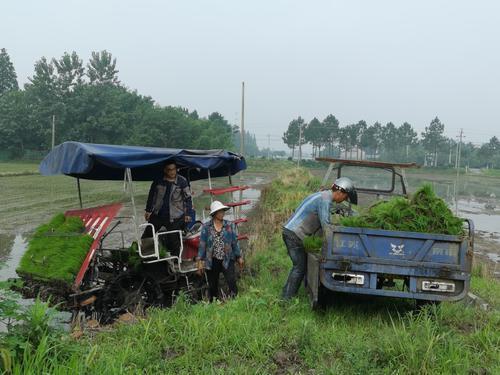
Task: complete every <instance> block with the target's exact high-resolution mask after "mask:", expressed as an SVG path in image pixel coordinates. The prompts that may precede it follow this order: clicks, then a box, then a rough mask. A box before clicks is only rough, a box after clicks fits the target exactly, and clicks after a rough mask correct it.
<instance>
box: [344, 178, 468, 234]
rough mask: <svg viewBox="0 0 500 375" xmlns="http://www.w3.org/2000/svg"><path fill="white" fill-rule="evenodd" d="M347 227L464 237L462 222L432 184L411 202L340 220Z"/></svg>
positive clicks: (384, 205) (399, 199)
mask: <svg viewBox="0 0 500 375" xmlns="http://www.w3.org/2000/svg"><path fill="white" fill-rule="evenodd" d="M340 224H341V225H343V226H347V227H360V228H376V229H385V230H399V231H408V232H424V233H439V234H451V235H463V220H462V219H460V218H458V217H456V216H455V215H453V213H452V212H451V210H450V209H449V208H448V206H447V205H446V203H445V201H444V200H442V199H441V198H439V197H438V196H436V194H435V193H434V190H433V189H432V186H431V185H429V184H425V185H423V186H422V187H421V188H419V189H418V190H417V191H416V192H415V194H413V196H412V197H411V198H410V199H406V198H403V197H395V198H392V199H390V200H388V201H379V202H377V203H375V204H373V205H372V206H371V207H370V208H369V209H368V210H367V211H366V212H364V213H363V214H361V215H360V216H354V217H345V218H341V220H340Z"/></svg>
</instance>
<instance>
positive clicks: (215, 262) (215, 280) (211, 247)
mask: <svg viewBox="0 0 500 375" xmlns="http://www.w3.org/2000/svg"><path fill="white" fill-rule="evenodd" d="M227 210H229V207H227V206H224V205H223V204H222V203H221V202H219V201H213V202H212V204H211V205H210V216H212V219H211V220H209V221H208V222H206V223H205V224H203V227H202V229H201V234H200V246H199V248H198V258H197V261H198V262H197V266H198V274H200V275H201V274H202V273H203V269H204V268H206V269H207V277H208V284H209V288H210V300H213V299H214V298H218V297H219V275H220V273H221V272H222V274H223V275H224V279H225V280H226V282H227V285H228V287H229V295H230V296H231V297H233V296H235V295H236V294H238V287H237V286H236V274H235V270H234V263H235V262H238V264H239V266H240V269H243V264H244V263H243V258H242V256H241V251H240V245H239V244H238V235H237V232H236V226H235V225H234V223H232V222H230V221H228V220H224V213H225V212H226V211H227Z"/></svg>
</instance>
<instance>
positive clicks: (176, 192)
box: [142, 162, 193, 255]
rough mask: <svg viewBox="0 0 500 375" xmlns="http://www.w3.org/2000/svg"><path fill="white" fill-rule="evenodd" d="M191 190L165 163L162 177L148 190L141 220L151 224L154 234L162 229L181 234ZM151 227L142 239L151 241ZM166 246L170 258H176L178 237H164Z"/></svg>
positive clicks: (190, 204)
mask: <svg viewBox="0 0 500 375" xmlns="http://www.w3.org/2000/svg"><path fill="white" fill-rule="evenodd" d="M192 204H193V203H192V199H191V189H190V187H189V184H188V182H187V180H186V179H185V178H184V177H182V176H181V175H179V174H177V165H176V164H175V163H174V162H167V163H166V164H165V166H164V167H163V177H162V178H161V179H158V180H155V181H153V183H152V184H151V188H150V189H149V195H148V200H147V203H146V210H145V211H146V212H145V213H144V218H145V219H146V220H147V222H148V223H150V224H152V225H153V226H154V228H155V232H158V231H159V230H160V229H161V228H162V227H165V230H166V231H171V230H182V229H183V228H184V226H185V223H186V222H189V221H190V220H191V218H190V217H189V215H188V212H191V208H192ZM152 236H153V233H152V230H151V227H150V226H148V227H146V230H145V231H144V233H143V234H142V238H148V237H152ZM165 245H166V247H167V249H168V250H169V251H170V253H171V254H172V255H179V249H180V237H179V235H178V234H177V233H172V234H168V235H166V241H165Z"/></svg>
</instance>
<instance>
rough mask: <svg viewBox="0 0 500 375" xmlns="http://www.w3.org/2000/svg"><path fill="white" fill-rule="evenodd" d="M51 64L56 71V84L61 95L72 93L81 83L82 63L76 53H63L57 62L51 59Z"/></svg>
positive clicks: (82, 74)
mask: <svg viewBox="0 0 500 375" xmlns="http://www.w3.org/2000/svg"><path fill="white" fill-rule="evenodd" d="M52 63H53V65H54V67H55V69H56V71H57V78H56V80H57V84H58V85H59V88H60V90H61V91H62V92H63V93H67V92H69V91H72V90H73V89H74V88H75V86H78V85H81V84H82V83H83V76H84V68H83V61H82V60H81V59H80V58H79V57H78V55H77V54H76V52H74V51H73V53H72V54H71V55H70V54H69V53H67V52H65V53H64V55H63V56H62V57H61V58H60V59H59V60H57V59H52Z"/></svg>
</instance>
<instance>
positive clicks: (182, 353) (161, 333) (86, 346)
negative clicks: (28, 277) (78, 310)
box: [0, 169, 500, 374]
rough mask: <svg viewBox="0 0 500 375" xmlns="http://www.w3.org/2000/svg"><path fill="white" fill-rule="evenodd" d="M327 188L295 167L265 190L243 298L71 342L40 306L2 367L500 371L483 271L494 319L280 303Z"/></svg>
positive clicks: (401, 308) (480, 280) (494, 301)
mask: <svg viewBox="0 0 500 375" xmlns="http://www.w3.org/2000/svg"><path fill="white" fill-rule="evenodd" d="M317 186H318V181H317V180H316V179H311V177H310V175H309V174H308V172H307V171H306V170H297V169H291V170H287V171H284V172H281V173H280V178H278V179H276V180H274V181H273V183H272V184H271V185H270V186H268V187H267V188H266V189H265V190H264V191H263V193H262V196H261V202H260V204H259V206H258V207H257V209H256V210H255V212H254V217H253V218H252V220H251V223H252V227H251V230H250V231H251V232H252V233H254V234H256V235H255V236H254V237H253V238H252V240H251V241H250V243H249V246H248V250H247V252H246V258H247V269H246V271H245V272H244V274H243V277H242V279H241V280H240V282H239V283H240V290H241V292H240V295H239V296H238V297H237V298H236V299H234V300H229V301H225V302H218V303H212V304H209V303H204V302H202V303H198V304H191V303H189V301H188V300H187V299H186V298H184V297H181V298H179V299H178V301H177V303H176V304H175V305H174V306H173V307H172V308H171V309H164V310H161V309H151V310H149V311H148V314H147V316H146V317H136V321H135V323H132V324H130V323H115V325H114V326H113V327H105V328H103V329H102V330H97V332H96V330H92V329H87V330H84V333H83V335H81V334H78V335H76V334H75V333H73V335H72V336H69V335H67V334H63V333H61V332H60V331H57V330H56V329H54V328H52V327H51V326H50V325H48V324H46V322H45V320H43V319H41V318H40V316H41V315H40V309H41V307H40V306H42V305H41V303H37V304H36V307H34V310H30V312H28V314H33V316H34V317H38V318H37V319H31V318H27V319H25V323H24V324H23V325H22V327H24V328H22V329H21V328H19V330H20V331H12V333H9V335H10V337H9V338H8V340H4V339H2V343H3V344H2V348H1V349H0V353H1V356H0V358H2V359H1V361H2V362H1V363H2V366H3V369H4V370H7V371H11V372H12V373H15V374H21V373H51V374H58V373H68V372H69V373H92V374H98V373H107V374H113V373H116V374H118V373H151V374H153V373H159V372H164V373H220V374H222V373H224V374H227V373H294V372H301V373H308V372H309V371H312V372H314V373H335V374H351V373H396V374H417V373H418V374H434V373H473V374H474V373H475V374H488V373H491V374H494V373H498V372H499V371H500V349H499V348H500V332H499V330H498V327H499V326H500V313H499V307H500V306H499V304H498V301H499V298H500V288H499V283H498V281H496V280H494V279H492V278H490V277H489V274H488V271H487V270H486V269H484V268H481V269H477V268H476V270H475V273H474V277H473V280H472V289H473V290H474V291H475V292H476V293H478V294H479V295H481V296H484V298H486V299H487V300H488V302H490V304H491V305H492V309H491V310H489V311H483V310H481V309H479V308H477V307H475V306H468V305H465V304H464V303H443V304H441V305H440V306H439V307H436V306H428V307H426V308H424V309H423V310H421V311H416V310H415V309H414V305H413V303H412V302H413V301H406V300H392V299H374V298H354V297H352V296H342V295H335V296H333V298H332V303H331V304H330V305H329V306H328V307H327V308H326V310H325V311H322V312H313V311H312V310H311V309H310V307H309V303H308V299H307V296H306V294H305V292H304V290H303V288H302V289H301V292H300V293H299V296H298V298H296V299H294V300H292V301H291V302H283V301H281V300H280V298H279V296H280V293H281V288H282V286H283V285H284V281H285V279H286V276H287V274H288V271H289V268H290V261H289V258H288V256H287V254H286V249H285V247H284V244H283V242H282V240H281V236H280V232H281V230H280V228H281V225H282V223H283V222H284V221H285V220H286V219H287V218H288V216H289V215H290V214H291V212H292V210H293V209H294V208H295V207H296V205H297V204H298V203H299V202H300V200H301V199H302V198H304V197H305V196H306V195H307V194H309V193H310V192H311V191H312V190H314V189H316V188H317ZM0 307H1V304H0ZM44 308H45V309H46V306H45V307H44ZM43 316H44V317H46V316H47V315H46V314H44V315H43ZM26 325H28V326H27V327H29V328H30V330H27V329H26ZM30 325H31V326H30ZM37 327H38V328H37ZM33 329H38V331H37V332H39V335H36V340H35V339H34V337H33V336H29V334H28V332H30V331H31V330H33ZM12 335H13V336H14V338H13V337H12ZM15 338H17V340H21V341H22V342H24V341H23V340H26V342H28V343H29V344H25V345H24V346H15V347H14V349H13V348H12V347H10V346H8V345H9V344H8V343H9V342H12V340H14V341H15V340H16V339H15ZM30 340H31V341H30ZM33 340H34V341H33Z"/></svg>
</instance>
